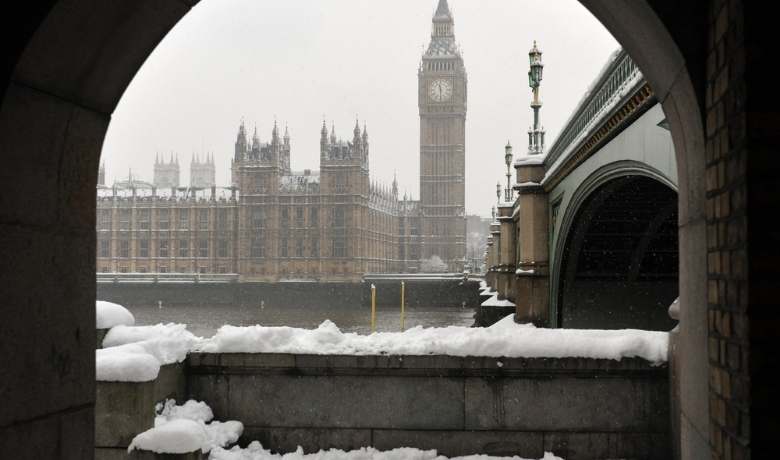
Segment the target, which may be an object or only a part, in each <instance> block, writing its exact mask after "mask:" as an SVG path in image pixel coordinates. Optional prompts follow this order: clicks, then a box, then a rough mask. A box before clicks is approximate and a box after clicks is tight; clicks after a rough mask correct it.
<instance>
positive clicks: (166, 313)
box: [128, 305, 474, 337]
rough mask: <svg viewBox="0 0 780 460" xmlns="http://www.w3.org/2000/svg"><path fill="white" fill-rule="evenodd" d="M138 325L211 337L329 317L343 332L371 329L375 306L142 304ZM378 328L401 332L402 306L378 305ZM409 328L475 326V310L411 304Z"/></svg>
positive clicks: (137, 310)
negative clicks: (225, 328) (179, 327)
mask: <svg viewBox="0 0 780 460" xmlns="http://www.w3.org/2000/svg"><path fill="white" fill-rule="evenodd" d="M128 309H129V310H130V311H131V312H132V313H133V315H134V316H135V320H136V325H150V324H157V323H183V324H187V329H188V330H189V331H190V332H192V333H193V334H195V335H197V336H201V337H210V336H212V335H214V333H215V332H216V331H217V329H219V327H220V326H222V325H225V324H230V325H232V326H251V325H255V324H260V325H262V326H290V327H300V328H306V329H312V328H316V327H317V326H319V324H320V323H322V322H323V321H325V320H326V319H329V320H331V321H333V322H334V323H336V325H337V326H338V327H339V328H340V329H341V330H342V332H357V333H360V334H368V333H369V332H370V321H371V309H370V308H368V307H354V306H350V307H342V308H333V307H328V308H318V307H295V306H292V307H291V306H284V307H281V306H265V305H262V306H261V305H257V306H251V307H250V306H224V305H220V306H215V307H209V306H171V307H166V306H165V305H162V307H161V308H160V307H151V306H138V307H131V308H128ZM376 316H377V330H378V331H380V332H391V331H400V329H401V326H400V308H388V307H382V308H377V315H376ZM405 316H406V319H405V327H406V329H409V328H412V327H415V326H423V327H445V326H471V325H472V324H473V322H474V319H473V316H474V310H473V309H471V308H461V307H449V308H447V307H444V308H443V307H431V308H425V307H408V308H407V309H406V315H405Z"/></svg>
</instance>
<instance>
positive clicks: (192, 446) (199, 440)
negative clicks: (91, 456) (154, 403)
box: [127, 419, 206, 454]
mask: <svg viewBox="0 0 780 460" xmlns="http://www.w3.org/2000/svg"><path fill="white" fill-rule="evenodd" d="M205 443H206V430H205V428H203V426H202V425H201V424H199V423H198V422H195V421H193V420H188V419H177V420H171V421H170V422H168V423H165V424H163V425H160V426H155V427H154V428H150V429H148V430H146V431H144V432H143V433H140V434H138V435H137V436H136V437H135V438H133V441H132V442H131V443H130V445H129V446H128V447H127V452H128V453H130V452H132V451H133V450H135V449H138V450H147V451H151V452H156V453H158V454H187V453H190V452H195V451H197V450H200V448H201V447H202V446H203V445H204V444H205Z"/></svg>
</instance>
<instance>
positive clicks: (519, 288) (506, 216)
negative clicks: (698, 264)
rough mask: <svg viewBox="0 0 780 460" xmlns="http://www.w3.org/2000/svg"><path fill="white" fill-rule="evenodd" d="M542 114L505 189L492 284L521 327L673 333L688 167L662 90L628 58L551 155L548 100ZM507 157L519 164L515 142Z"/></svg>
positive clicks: (623, 56)
mask: <svg viewBox="0 0 780 460" xmlns="http://www.w3.org/2000/svg"><path fill="white" fill-rule="evenodd" d="M532 51H533V50H532ZM539 54H540V57H541V53H539ZM539 62H540V63H541V59H540V61H539ZM540 77H541V74H540ZM539 80H541V78H539ZM537 86H538V83H537ZM535 103H536V102H535ZM532 107H533V108H535V110H536V111H537V114H536V118H537V121H535V123H536V125H535V127H534V128H532V130H531V131H529V141H530V142H529V143H530V146H529V152H528V154H525V155H521V156H519V157H518V158H516V159H515V161H514V163H513V164H512V165H513V166H514V169H515V181H514V182H515V183H514V184H512V185H511V190H510V191H508V192H507V191H505V193H504V194H501V193H500V191H498V192H497V195H498V199H499V201H498V206H497V213H496V214H495V215H496V218H495V220H494V222H493V224H492V226H491V236H490V238H489V241H488V250H487V253H486V259H487V261H486V263H487V266H488V267H489V271H488V275H487V277H486V278H487V281H488V283H489V284H490V285H491V287H493V288H494V289H495V290H497V291H498V293H499V299H508V300H510V301H512V302H514V303H515V305H516V313H517V315H518V318H519V319H520V320H528V321H532V322H534V323H536V324H540V325H546V326H553V327H574V328H643V329H659V330H669V329H671V328H672V327H673V325H674V322H673V321H672V319H671V318H670V317H669V316H668V313H667V308H668V307H669V305H670V304H671V303H672V302H673V301H674V299H675V298H676V297H677V289H678V285H677V279H678V268H677V267H678V247H677V165H676V160H675V152H674V147H673V144H672V137H671V133H670V131H669V129H668V123H667V121H666V119H665V116H664V112H663V110H662V108H661V105H660V104H659V102H658V100H657V99H656V96H655V94H654V92H653V89H652V88H651V87H650V86H649V85H648V83H647V81H646V80H645V78H644V76H643V75H642V73H641V72H640V71H639V68H638V67H637V65H636V64H635V63H634V62H633V61H632V60H631V58H630V57H629V56H628V54H627V53H626V52H625V51H623V50H618V51H616V52H615V53H614V54H613V55H612V56H611V57H610V59H609V61H608V62H607V63H606V65H605V66H604V68H603V70H602V71H601V73H600V74H599V75H598V76H597V77H596V79H595V80H594V81H593V83H592V85H591V89H590V91H589V92H588V93H587V94H586V95H585V96H584V97H583V99H582V100H581V101H580V103H579V104H578V105H577V107H576V108H575V110H574V112H573V113H572V115H571V116H570V118H569V120H568V121H567V122H566V124H565V125H564V127H563V129H562V130H561V132H560V134H559V135H558V137H557V138H556V140H555V141H554V142H553V143H552V145H551V146H550V148H549V150H547V152H546V154H545V153H544V152H543V149H544V144H543V142H544V137H543V131H542V132H541V136H538V135H537V134H536V133H538V132H539V129H538V109H539V107H541V103H538V105H536V106H534V104H532ZM537 139H539V140H537ZM506 161H507V167H508V168H509V164H510V162H511V150H510V147H509V146H508V149H507V156H506ZM508 179H509V177H508Z"/></svg>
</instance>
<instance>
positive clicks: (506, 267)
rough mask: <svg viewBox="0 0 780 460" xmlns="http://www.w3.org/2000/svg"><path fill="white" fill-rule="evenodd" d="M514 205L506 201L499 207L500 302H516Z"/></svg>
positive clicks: (497, 278)
mask: <svg viewBox="0 0 780 460" xmlns="http://www.w3.org/2000/svg"><path fill="white" fill-rule="evenodd" d="M512 211H513V203H512V202H510V201H504V202H501V203H499V205H498V216H497V217H496V220H497V221H498V227H499V238H500V241H501V244H500V247H499V260H498V266H497V267H496V284H497V286H496V291H498V299H499V300H510V301H512V302H514V301H515V292H514V273H515V246H516V244H515V238H514V235H515V222H514V221H513V220H512Z"/></svg>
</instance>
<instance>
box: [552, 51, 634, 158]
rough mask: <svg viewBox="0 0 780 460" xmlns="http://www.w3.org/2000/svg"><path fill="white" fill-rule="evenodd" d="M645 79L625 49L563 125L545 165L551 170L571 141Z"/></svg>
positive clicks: (580, 136)
mask: <svg viewBox="0 0 780 460" xmlns="http://www.w3.org/2000/svg"><path fill="white" fill-rule="evenodd" d="M642 81H643V79H642V78H641V73H640V72H639V67H637V65H636V64H635V63H634V61H633V60H631V58H630V57H629V56H628V53H626V51H625V50H620V51H618V52H616V55H615V57H614V59H613V60H612V61H611V62H610V63H609V64H607V65H606V66H605V68H604V70H602V73H601V74H600V75H599V76H598V77H597V78H596V81H594V82H593V85H592V88H593V89H592V90H591V92H590V93H589V94H588V95H587V96H586V97H585V98H583V100H582V101H581V102H580V104H579V105H578V106H577V108H576V109H575V110H574V112H573V113H572V116H571V117H570V118H569V120H568V121H567V122H566V124H565V125H564V128H563V129H562V130H561V133H560V134H559V135H558V137H557V138H556V139H555V141H554V142H553V143H552V146H551V147H550V150H549V151H548V154H547V158H546V159H545V164H546V165H547V168H548V169H549V168H550V167H551V166H552V165H554V164H555V162H556V161H557V160H558V159H559V158H560V156H561V155H562V154H563V153H564V152H565V151H566V150H567V149H568V147H569V146H570V145H571V143H572V142H575V141H576V140H577V139H582V138H583V133H584V131H586V130H592V129H593V128H594V126H593V123H592V122H593V121H594V120H595V119H596V118H598V117H600V116H601V115H602V112H604V111H608V110H609V109H610V108H614V107H615V106H616V105H617V104H616V103H617V102H619V101H620V100H621V99H622V98H623V97H625V96H626V94H625V93H626V91H625V90H626V89H629V88H628V87H629V86H638V85H639V84H641V83H642Z"/></svg>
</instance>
